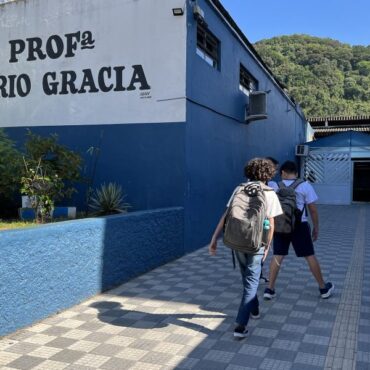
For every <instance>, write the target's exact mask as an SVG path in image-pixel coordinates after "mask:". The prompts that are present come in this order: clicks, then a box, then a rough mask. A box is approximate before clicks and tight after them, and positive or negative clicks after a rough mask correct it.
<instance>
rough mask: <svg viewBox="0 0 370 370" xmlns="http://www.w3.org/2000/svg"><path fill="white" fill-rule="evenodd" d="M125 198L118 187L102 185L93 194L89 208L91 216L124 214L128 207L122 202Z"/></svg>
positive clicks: (113, 184) (111, 184)
mask: <svg viewBox="0 0 370 370" xmlns="http://www.w3.org/2000/svg"><path fill="white" fill-rule="evenodd" d="M125 197H126V195H124V194H123V191H122V187H121V186H120V185H118V184H116V183H113V182H110V183H109V184H108V185H106V184H102V185H101V186H100V189H96V190H95V192H94V193H93V195H92V197H91V199H90V203H89V208H90V209H91V211H92V214H93V215H100V216H103V215H112V214H116V213H126V212H127V210H128V208H130V205H129V204H128V203H125V202H124V199H125Z"/></svg>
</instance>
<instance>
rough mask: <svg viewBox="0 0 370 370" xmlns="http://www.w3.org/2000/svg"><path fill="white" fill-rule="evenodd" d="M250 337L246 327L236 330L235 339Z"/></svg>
mask: <svg viewBox="0 0 370 370" xmlns="http://www.w3.org/2000/svg"><path fill="white" fill-rule="evenodd" d="M247 336H248V329H246V327H245V326H244V325H238V326H237V327H236V328H235V329H234V337H235V338H240V339H242V338H246V337H247Z"/></svg>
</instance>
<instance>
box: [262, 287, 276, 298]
mask: <svg viewBox="0 0 370 370" xmlns="http://www.w3.org/2000/svg"><path fill="white" fill-rule="evenodd" d="M275 297H276V293H275V290H273V289H270V288H266V289H265V292H264V293H263V298H264V299H265V300H266V301H269V300H271V299H272V298H275Z"/></svg>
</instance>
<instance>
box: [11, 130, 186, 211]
mask: <svg viewBox="0 0 370 370" xmlns="http://www.w3.org/2000/svg"><path fill="white" fill-rule="evenodd" d="M31 129H32V132H34V133H37V134H41V135H45V136H46V135H49V134H51V133H56V134H58V135H59V142H60V143H62V144H65V145H67V146H68V147H69V148H71V149H73V150H75V151H77V152H78V153H80V154H81V155H82V156H83V157H84V166H85V167H86V168H84V171H83V173H85V174H86V175H89V174H91V168H92V165H93V164H92V163H91V156H89V155H88V154H87V150H88V148H89V147H91V146H94V147H98V146H100V153H101V154H100V156H99V159H98V164H97V172H96V178H95V186H99V185H100V184H101V183H103V182H106V183H108V182H111V181H113V182H117V183H118V184H121V185H122V187H123V189H124V191H125V193H127V199H126V201H127V202H129V203H130V204H131V206H132V209H131V210H144V209H154V208H161V207H174V206H182V205H183V202H184V200H183V199H184V196H183V194H184V184H185V170H184V166H185V143H184V132H185V124H184V123H161V124H132V125H131V124H124V125H91V126H89V125H87V126H51V127H32V128H31ZM6 132H7V133H9V135H10V136H11V137H12V138H13V139H15V140H16V141H17V143H18V145H20V146H22V143H23V142H24V139H25V134H26V129H25V128H11V129H6ZM78 190H79V193H78V194H77V196H75V199H73V200H72V201H66V202H64V204H63V205H71V206H72V205H77V206H78V207H79V209H80V210H81V209H82V208H83V205H84V200H85V194H86V187H85V186H83V185H81V186H79V187H78ZM65 203H68V204H65Z"/></svg>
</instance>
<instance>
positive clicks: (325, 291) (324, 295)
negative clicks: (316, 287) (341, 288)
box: [320, 282, 334, 299]
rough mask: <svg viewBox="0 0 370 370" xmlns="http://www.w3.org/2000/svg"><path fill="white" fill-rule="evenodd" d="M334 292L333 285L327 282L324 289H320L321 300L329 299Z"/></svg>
mask: <svg viewBox="0 0 370 370" xmlns="http://www.w3.org/2000/svg"><path fill="white" fill-rule="evenodd" d="M333 291H334V284H332V283H331V282H327V283H326V284H325V288H323V289H320V295H321V298H324V299H326V298H329V297H330V296H331V294H332V293H333Z"/></svg>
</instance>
